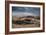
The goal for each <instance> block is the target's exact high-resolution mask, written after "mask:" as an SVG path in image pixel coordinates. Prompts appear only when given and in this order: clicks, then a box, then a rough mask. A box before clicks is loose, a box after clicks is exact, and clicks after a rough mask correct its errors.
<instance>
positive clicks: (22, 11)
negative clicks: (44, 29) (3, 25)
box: [12, 7, 40, 17]
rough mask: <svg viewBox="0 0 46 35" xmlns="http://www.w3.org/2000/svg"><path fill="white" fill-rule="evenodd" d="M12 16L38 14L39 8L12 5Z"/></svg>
mask: <svg viewBox="0 0 46 35" xmlns="http://www.w3.org/2000/svg"><path fill="white" fill-rule="evenodd" d="M12 15H13V16H20V17H21V16H39V15H40V8H38V7H12Z"/></svg>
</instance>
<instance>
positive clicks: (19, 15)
mask: <svg viewBox="0 0 46 35" xmlns="http://www.w3.org/2000/svg"><path fill="white" fill-rule="evenodd" d="M13 16H16V17H23V16H36V15H35V14H33V13H28V12H13Z"/></svg>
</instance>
